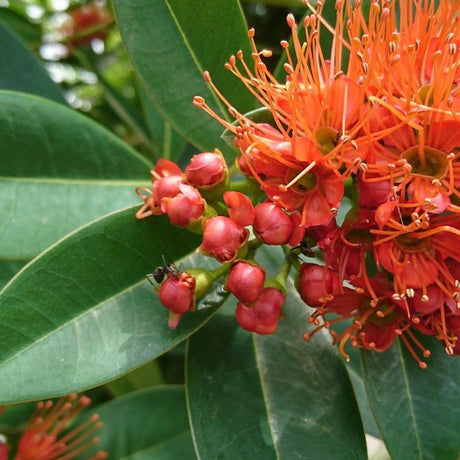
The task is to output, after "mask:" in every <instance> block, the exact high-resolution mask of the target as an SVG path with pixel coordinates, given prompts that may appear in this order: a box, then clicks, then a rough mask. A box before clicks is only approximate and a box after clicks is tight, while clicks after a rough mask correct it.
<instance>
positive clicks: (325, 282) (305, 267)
mask: <svg viewBox="0 0 460 460" xmlns="http://www.w3.org/2000/svg"><path fill="white" fill-rule="evenodd" d="M339 288H340V280H339V277H338V275H337V274H336V273H334V272H333V271H332V270H330V269H329V268H326V267H323V266H322V265H315V264H306V263H305V264H302V265H301V266H300V268H299V275H298V278H297V290H298V291H299V294H300V297H301V298H302V300H303V301H304V302H305V303H306V304H307V305H309V306H310V307H319V306H321V305H322V304H323V303H324V302H325V300H326V299H325V298H326V297H327V296H328V295H330V294H332V293H333V292H335V291H337V290H338V289H339Z"/></svg>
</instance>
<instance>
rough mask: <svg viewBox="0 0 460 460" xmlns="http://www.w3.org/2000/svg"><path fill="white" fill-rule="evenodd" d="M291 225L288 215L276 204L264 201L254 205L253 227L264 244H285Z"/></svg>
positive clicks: (290, 231) (289, 234)
mask: <svg viewBox="0 0 460 460" xmlns="http://www.w3.org/2000/svg"><path fill="white" fill-rule="evenodd" d="M293 226H294V225H293V223H292V220H291V218H290V217H289V215H288V214H286V213H285V212H284V211H283V210H282V209H281V208H280V207H279V206H277V205H276V204H274V203H272V202H270V201H265V202H264V203H260V204H258V205H257V206H256V207H255V216H254V223H253V228H254V231H255V232H256V233H257V234H258V235H259V236H260V238H261V239H262V241H263V242H264V243H265V244H271V245H278V244H286V243H287V242H288V241H289V238H290V236H291V233H292V229H293Z"/></svg>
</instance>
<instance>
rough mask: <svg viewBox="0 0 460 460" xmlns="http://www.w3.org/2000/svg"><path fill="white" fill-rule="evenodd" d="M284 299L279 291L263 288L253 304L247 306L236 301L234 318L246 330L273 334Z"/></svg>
mask: <svg viewBox="0 0 460 460" xmlns="http://www.w3.org/2000/svg"><path fill="white" fill-rule="evenodd" d="M285 299H286V297H285V295H284V294H283V293H282V292H281V291H278V290H277V289H274V288H264V289H263V290H262V293H261V294H260V296H259V297H258V299H257V300H256V301H255V303H254V305H253V306H251V307H248V306H246V305H244V304H243V303H238V305H237V307H236V311H235V318H236V320H237V322H238V324H239V325H240V326H241V327H242V328H243V329H246V330H247V331H251V332H256V333H258V334H273V332H275V331H276V329H277V328H278V319H279V317H280V312H281V307H282V305H283V303H284V300H285Z"/></svg>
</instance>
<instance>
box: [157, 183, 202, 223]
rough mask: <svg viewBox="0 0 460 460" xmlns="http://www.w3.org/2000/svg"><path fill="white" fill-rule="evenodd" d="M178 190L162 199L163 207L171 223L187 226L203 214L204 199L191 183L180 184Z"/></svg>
mask: <svg viewBox="0 0 460 460" xmlns="http://www.w3.org/2000/svg"><path fill="white" fill-rule="evenodd" d="M180 191H181V193H179V194H178V195H176V196H175V197H174V198H170V199H169V200H167V201H165V199H164V202H165V203H166V204H165V209H166V213H167V214H168V217H169V220H170V221H171V223H172V224H173V225H177V226H178V227H187V226H188V225H189V224H190V223H191V221H193V220H196V219H199V218H200V217H201V216H202V215H203V212H204V201H203V198H202V197H201V195H200V192H198V190H197V189H195V188H194V187H192V186H191V185H186V184H180Z"/></svg>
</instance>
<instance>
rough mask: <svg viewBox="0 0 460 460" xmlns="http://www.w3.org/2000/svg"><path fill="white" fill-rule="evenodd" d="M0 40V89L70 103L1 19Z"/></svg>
mask: <svg viewBox="0 0 460 460" xmlns="http://www.w3.org/2000/svg"><path fill="white" fill-rule="evenodd" d="M0 43H1V44H2V45H1V46H0V89H9V90H15V91H22V92H24V93H31V94H35V95H37V96H43V97H46V98H48V99H52V100H54V101H56V102H60V103H62V104H65V103H66V102H65V99H64V96H63V95H62V92H61V90H60V89H59V87H58V86H57V85H56V84H55V83H54V82H53V81H52V80H51V78H50V77H49V75H48V73H47V72H46V70H45V69H44V67H43V66H42V65H41V63H40V62H39V60H38V59H37V58H36V57H35V56H34V55H33V54H32V52H31V51H29V50H28V49H27V48H26V46H25V45H24V44H23V43H22V42H21V40H20V39H19V38H18V37H17V36H16V35H15V34H14V33H13V32H11V31H10V30H9V29H8V27H6V26H5V25H4V24H2V23H1V22H0ZM2 123H3V121H2ZM2 145H3V142H2Z"/></svg>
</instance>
